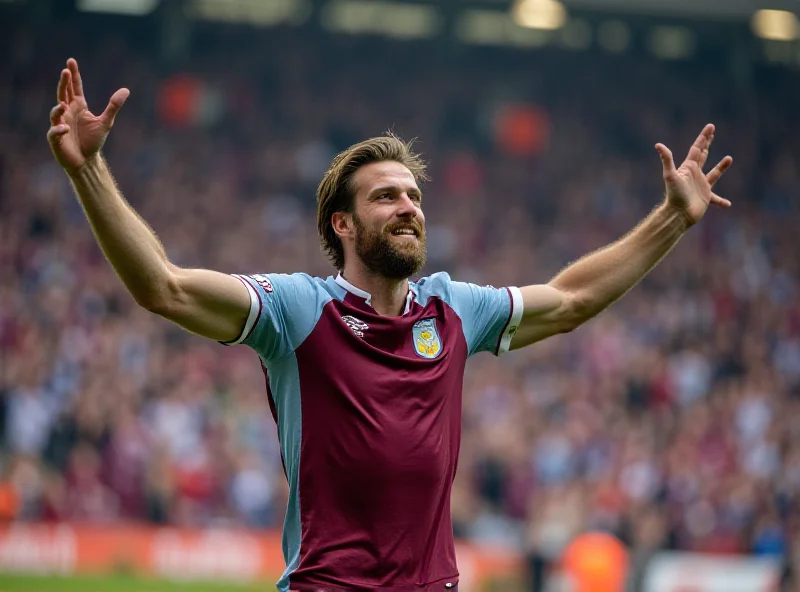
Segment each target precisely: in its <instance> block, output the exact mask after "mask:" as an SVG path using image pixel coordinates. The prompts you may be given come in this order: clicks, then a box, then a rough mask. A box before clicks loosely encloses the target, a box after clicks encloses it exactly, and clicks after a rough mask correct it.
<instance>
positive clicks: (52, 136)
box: [47, 123, 69, 144]
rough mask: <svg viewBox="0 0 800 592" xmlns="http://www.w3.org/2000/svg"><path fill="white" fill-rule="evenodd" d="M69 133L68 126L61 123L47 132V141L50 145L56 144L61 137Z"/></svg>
mask: <svg viewBox="0 0 800 592" xmlns="http://www.w3.org/2000/svg"><path fill="white" fill-rule="evenodd" d="M68 131H69V126H68V125H67V124H66V123H62V124H60V125H54V126H53V127H51V128H50V129H49V130H47V141H48V142H50V143H51V144H56V143H57V142H58V140H59V138H61V136H63V135H64V134H66V133H67V132H68Z"/></svg>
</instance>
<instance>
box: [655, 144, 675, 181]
mask: <svg viewBox="0 0 800 592" xmlns="http://www.w3.org/2000/svg"><path fill="white" fill-rule="evenodd" d="M656 151H657V152H658V155H659V156H660V157H661V164H662V165H663V166H664V178H666V177H668V176H669V175H671V174H673V173H674V172H675V161H674V160H673V159H672V152H671V151H670V149H669V148H667V147H666V146H664V144H656Z"/></svg>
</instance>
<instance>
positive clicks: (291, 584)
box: [47, 59, 732, 591]
mask: <svg viewBox="0 0 800 592" xmlns="http://www.w3.org/2000/svg"><path fill="white" fill-rule="evenodd" d="M57 92H58V104H57V105H56V106H55V107H54V108H53V110H52V111H51V114H50V120H51V121H50V123H51V127H50V130H49V132H48V134H47V137H48V140H49V143H50V146H51V148H52V151H53V154H54V155H55V158H56V160H57V161H58V162H59V164H60V165H61V166H62V167H63V168H64V169H65V171H66V172H67V174H68V175H69V178H70V180H71V182H72V184H73V186H74V188H75V191H76V193H77V195H78V198H79V200H80V202H81V204H82V206H83V208H84V210H85V212H86V216H87V218H88V219H89V223H90V224H91V227H92V230H93V232H94V234H95V236H96V238H97V241H98V243H99V244H100V247H101V248H102V250H103V253H104V254H105V256H106V257H107V258H108V260H109V262H110V263H111V265H112V266H113V267H114V269H115V270H116V272H117V274H118V275H119V277H120V278H121V279H122V281H123V282H124V283H125V285H126V286H127V288H128V290H129V291H130V292H131V294H132V295H133V297H134V298H135V299H136V302H137V303H138V304H139V305H141V306H142V307H144V308H146V309H147V310H149V311H152V312H154V313H156V314H158V315H160V316H162V317H164V318H166V319H169V320H170V321H173V322H175V323H177V324H178V325H180V326H182V327H184V328H186V329H187V330H189V331H191V332H193V333H196V334H198V335H203V336H205V337H208V338H210V339H214V340H217V341H220V342H222V343H225V344H229V345H233V344H239V343H244V344H246V345H248V346H249V347H251V348H252V349H254V350H255V351H256V352H257V353H258V355H259V358H260V359H261V363H262V365H263V367H264V370H265V372H266V374H267V377H268V396H269V400H270V404H271V406H272V409H273V415H274V416H275V420H276V422H277V425H278V434H279V438H280V445H281V452H282V456H283V462H284V466H285V471H286V477H287V480H288V482H289V487H290V494H289V504H288V508H287V513H286V520H285V523H284V528H283V552H284V556H285V560H286V571H285V572H284V574H283V576H282V577H281V579H280V581H279V582H278V588H279V589H280V590H282V591H286V590H303V591H306V590H342V589H345V590H356V589H357V590H374V589H380V590H394V591H401V590H402V591H406V590H442V591H444V590H454V589H456V588H457V585H458V571H457V569H456V560H455V550H454V541H453V530H452V527H451V523H450V490H451V486H452V483H453V478H454V475H455V471H456V464H457V460H458V452H459V441H460V435H461V389H462V383H463V377H464V366H465V363H466V360H467V358H468V357H469V356H471V355H473V354H476V353H479V352H482V351H489V352H492V353H494V354H495V355H499V354H502V353H504V352H506V351H508V350H509V349H517V348H520V347H524V346H526V345H530V344H532V343H535V342H537V341H539V340H542V339H545V338H546V337H549V336H551V335H556V334H558V333H566V332H568V331H572V330H573V329H575V328H576V327H578V326H579V325H581V324H582V323H584V322H586V321H587V320H589V319H590V318H592V317H594V316H595V315H597V314H598V313H599V312H601V311H602V310H603V309H605V308H606V307H607V306H609V305H610V304H611V303H613V302H614V301H616V300H617V299H619V298H620V297H621V296H622V295H623V294H625V293H626V292H627V291H628V290H630V289H631V288H632V287H633V286H634V285H636V283H637V282H638V281H639V280H641V279H642V277H644V275H645V274H646V273H647V272H648V271H650V270H651V269H652V268H653V267H654V266H655V265H656V263H658V261H659V260H660V259H661V258H662V257H664V256H665V255H666V254H667V253H668V252H669V251H670V249H672V247H673V246H675V244H676V243H677V242H678V240H680V238H681V236H683V234H684V233H685V232H686V231H687V230H688V229H689V228H690V227H691V226H693V225H694V224H695V223H697V222H698V221H699V220H700V218H702V216H703V214H704V213H705V211H706V209H707V208H708V206H709V205H711V204H713V205H717V206H723V207H728V206H730V202H729V201H727V200H725V199H723V198H721V197H719V196H717V195H715V194H714V193H713V192H712V186H713V185H714V183H716V181H717V180H719V178H720V177H721V176H722V174H723V173H724V172H725V171H726V170H727V169H728V167H729V166H730V165H731V163H732V159H731V158H730V157H727V156H726V157H725V158H724V159H722V161H721V162H720V163H719V164H718V165H717V166H716V167H714V168H713V169H712V170H711V171H710V172H709V173H707V174H706V173H704V172H703V166H704V165H705V163H706V158H707V157H708V150H709V147H710V145H711V142H712V140H713V138H714V126H713V125H707V126H706V127H705V129H703V131H702V133H701V134H700V136H699V137H698V138H697V140H696V141H695V142H694V144H693V145H692V147H691V149H690V150H689V154H688V157H687V158H686V160H685V161H684V162H683V164H682V165H681V166H680V167H679V168H677V169H676V168H675V165H674V162H673V158H672V154H671V152H670V151H669V150H668V149H667V147H666V146H664V145H662V144H657V145H656V150H657V151H658V153H659V155H660V156H661V161H662V166H663V178H664V181H665V185H666V197H665V199H664V200H663V202H662V203H661V204H660V205H658V206H657V207H656V208H655V209H654V211H653V212H652V213H651V214H650V215H649V216H648V217H647V218H646V219H644V220H643V221H642V222H641V223H640V224H639V225H638V226H637V227H636V228H635V229H634V230H632V231H631V232H630V233H629V234H627V235H626V236H625V237H624V238H622V239H620V240H618V241H617V242H615V243H613V244H611V245H609V246H607V247H605V248H603V249H600V250H598V251H597V252H594V253H592V254H590V255H588V256H586V257H584V258H582V259H581V260H579V261H577V262H575V263H573V264H571V265H570V266H568V267H567V268H566V269H564V270H563V271H561V272H560V273H559V274H558V275H557V276H556V277H554V278H553V279H552V280H550V282H548V283H546V284H541V285H530V286H525V287H522V288H516V287H509V288H501V289H497V288H493V287H479V286H476V285H472V284H467V283H462V282H457V281H454V280H452V279H450V277H449V276H448V275H447V274H446V273H435V274H433V275H431V276H429V277H426V278H423V279H421V280H419V281H416V282H414V281H411V280H410V279H409V278H411V277H413V276H414V275H415V274H416V273H417V272H418V271H419V270H420V269H421V268H422V266H423V264H424V262H425V256H426V247H425V214H424V211H423V207H422V192H421V190H420V187H419V183H420V181H422V180H424V179H425V166H424V164H423V163H422V162H421V161H420V159H419V158H418V156H417V155H416V154H414V153H413V152H412V151H411V149H410V148H409V146H408V145H407V144H405V143H403V142H402V141H401V140H399V139H398V138H396V137H394V136H385V137H379V138H373V139H370V140H366V141H364V142H361V143H360V144H356V145H355V146H352V147H350V148H348V149H347V150H345V151H344V152H342V153H341V154H339V155H338V156H337V157H336V158H335V159H334V160H333V162H332V163H331V166H330V168H329V170H328V171H327V172H326V173H325V176H324V177H323V179H322V182H321V183H320V185H319V189H318V191H317V200H318V226H319V233H320V237H321V241H322V246H323V248H324V249H325V251H327V253H328V255H329V256H330V259H331V261H332V263H333V266H334V267H335V268H336V270H337V273H336V275H334V276H331V277H328V278H327V279H322V278H314V277H310V276H308V275H305V274H302V273H296V274H292V275H282V274H269V273H267V274H256V275H227V274H224V273H218V272H215V271H208V270H203V269H181V268H179V267H176V266H175V265H173V264H172V263H170V261H169V259H168V258H167V256H166V253H165V252H164V249H163V247H162V246H161V243H160V242H159V240H158V239H157V238H156V236H155V235H154V234H153V232H152V231H151V229H150V228H149V227H148V226H147V224H146V223H145V222H144V221H143V220H142V219H141V218H139V216H138V215H137V214H136V213H135V212H134V211H133V210H132V209H131V207H130V206H129V205H128V204H127V203H126V202H125V200H124V199H123V197H122V195H121V193H120V192H119V190H118V189H117V187H116V185H115V183H114V179H113V178H112V176H111V173H110V171H109V169H108V166H107V165H106V163H105V161H104V160H103V158H102V156H101V154H100V149H101V147H102V146H103V143H104V142H105V139H106V136H107V134H108V132H109V130H110V129H111V126H112V124H113V123H114V117H115V116H116V115H117V112H118V111H119V109H120V108H121V107H122V105H123V103H124V102H125V100H126V99H127V97H128V94H129V92H128V90H127V89H120V90H118V91H117V92H115V93H114V94H113V96H112V97H111V100H110V103H109V105H108V107H107V108H106V109H105V111H103V113H102V114H101V115H99V116H95V115H93V114H92V113H91V112H89V110H88V108H87V105H86V100H85V99H84V95H83V86H82V82H81V76H80V73H79V71H78V64H77V63H76V62H75V60H73V59H70V60H68V61H67V68H65V69H64V70H63V71H62V72H61V78H60V80H59V83H58V91H57Z"/></svg>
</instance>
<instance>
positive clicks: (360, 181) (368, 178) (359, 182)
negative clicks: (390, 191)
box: [353, 160, 418, 195]
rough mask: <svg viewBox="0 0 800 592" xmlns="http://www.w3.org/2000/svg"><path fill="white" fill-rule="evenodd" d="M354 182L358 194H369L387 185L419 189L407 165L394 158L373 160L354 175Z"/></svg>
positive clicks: (405, 188)
mask: <svg viewBox="0 0 800 592" xmlns="http://www.w3.org/2000/svg"><path fill="white" fill-rule="evenodd" d="M353 182H354V183H355V187H356V195H368V194H369V193H370V192H372V191H373V190H375V189H378V188H385V187H398V188H400V189H404V190H409V189H418V187H417V182H416V181H415V180H414V175H412V174H411V171H410V170H408V168H407V167H406V166H405V165H403V164H400V163H399V162H395V161H393V160H387V161H383V162H371V163H370V164H366V165H364V166H362V167H361V168H360V169H358V170H357V171H356V172H355V174H354V175H353Z"/></svg>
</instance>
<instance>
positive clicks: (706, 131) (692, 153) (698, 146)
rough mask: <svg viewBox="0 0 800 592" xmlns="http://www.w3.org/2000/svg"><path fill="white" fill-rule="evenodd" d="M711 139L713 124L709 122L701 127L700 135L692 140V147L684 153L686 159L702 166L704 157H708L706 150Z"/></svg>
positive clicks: (704, 160) (704, 161) (712, 138)
mask: <svg viewBox="0 0 800 592" xmlns="http://www.w3.org/2000/svg"><path fill="white" fill-rule="evenodd" d="M713 140H714V125H713V124H711V123H709V124H708V125H706V126H705V127H704V128H703V131H702V132H700V135H699V136H697V139H696V140H695V141H694V144H692V147H691V148H689V154H687V155H686V160H692V161H694V162H696V163H697V164H698V165H700V167H701V168H702V166H703V165H704V164H705V163H706V159H707V158H708V150H709V147H710V146H711V142H713Z"/></svg>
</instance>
